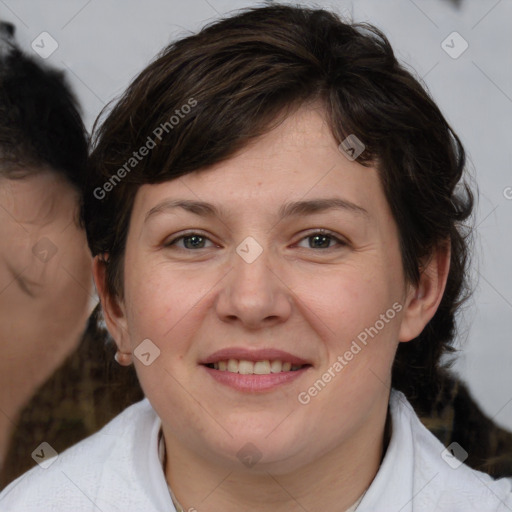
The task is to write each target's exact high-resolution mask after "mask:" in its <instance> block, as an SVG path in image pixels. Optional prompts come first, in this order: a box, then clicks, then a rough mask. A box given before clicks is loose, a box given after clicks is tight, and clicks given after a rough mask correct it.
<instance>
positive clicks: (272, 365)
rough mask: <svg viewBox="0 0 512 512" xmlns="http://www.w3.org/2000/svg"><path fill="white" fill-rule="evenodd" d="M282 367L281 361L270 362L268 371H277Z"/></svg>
mask: <svg viewBox="0 0 512 512" xmlns="http://www.w3.org/2000/svg"><path fill="white" fill-rule="evenodd" d="M282 369H283V363H282V362H281V361H279V360H277V361H272V362H271V363H270V371H271V372H272V373H279V372H280V371H281V370H282Z"/></svg>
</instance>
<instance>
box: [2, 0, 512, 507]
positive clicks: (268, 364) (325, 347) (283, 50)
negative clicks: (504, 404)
mask: <svg viewBox="0 0 512 512" xmlns="http://www.w3.org/2000/svg"><path fill="white" fill-rule="evenodd" d="M212 84H214V86H212ZM457 185H459V186H458V187H457V188H456V186H457ZM472 205H473V196H472V193H471V191H470V189H469V187H468V186H467V185H465V156H464V149H463V147H462V145H461V144H460V141H459V139H458V137H457V136H456V134H455V133H454V132H453V130H452V129H451V128H450V126H449V125H448V124H447V122H446V120H445V119H444V117H443V116H442V114H441V112H440V111H439V109H438V107H437V106H436V105H435V103H434V102H433V100H432V99H431V98H430V96H429V95H428V94H427V93H426V91H425V90H424V89H423V88H422V86H421V85H420V84H419V82H418V81H417V80H416V79H415V78H414V77H413V76H412V75H411V74H410V73H409V72H408V71H406V70H405V69H404V68H403V67H402V66H401V65H400V64H399V63H398V62H397V60H396V59H395V57H394V54H393V51H392V49H391V47H390V45H389V43H388V41H387V40H386V38H385V36H384V35H383V34H382V33H380V32H379V31H378V30H377V29H375V28H373V27H371V26H370V25H356V24H348V23H345V22H343V21H341V20H340V19H338V18H337V17H336V16H335V15H334V14H332V13H329V12H327V11H324V10H316V9H308V8H298V7H291V6H273V7H264V8H256V9H250V10H246V11H243V12H241V13H238V14H236V15H234V16H232V17H229V18H226V19H223V20H220V21H217V22H215V23H213V24H211V25H209V26H207V27H205V28H204V29H203V30H202V31H200V32H199V33H198V34H197V35H194V36H190V37H187V38H185V39H182V40H180V41H178V42H176V43H173V44H171V45H170V46H169V47H168V48H167V49H166V50H165V51H164V52H163V53H162V54H161V55H159V56H158V58H157V59H156V60H155V61H154V62H153V63H152V64H150V65H149V66H148V67H147V68H146V69H145V70H144V71H142V73H141V74H140V75H139V76H138V77H137V78H136V79H135V80H134V82H133V83H132V85H131V86H130V87H129V88H128V90H127V91H126V93H125V94H124V96H123V97H122V98H121V100H120V101H119V102H118V103H117V105H116V107H115V108H114V109H113V110H112V111H111V112H110V113H109V115H108V117H107V118H106V119H105V120H104V122H103V123H102V124H101V126H100V127H99V128H98V129H97V130H96V133H95V134H94V141H93V151H92V155H91V158H90V163H89V167H88V173H87V183H86V189H85V195H84V209H83V217H84V222H85V228H86V232H87V237H88V242H89V247H90V248H91V251H92V254H93V256H94V257H95V259H94V277H95V283H96V287H97V289H98V293H99V296H100V299H101V304H102V308H103V314H104V318H105V322H106V325H107V327H108V330H109V332H110V333H111V335H112V337H113V338H114V340H115V343H116V345H117V354H116V359H117V361H118V362H119V363H120V364H123V365H131V364H134V366H135V369H136V372H137V376H138V379H139V381H140V384H141V387H142V389H143V391H144V393H145V396H146V398H145V399H144V400H143V401H141V402H139V403H137V404H135V405H133V406H131V407H129V408H128V409H126V410H125V411H124V412H122V413H121V414H120V415H119V416H117V417H116V418H115V419H114V420H113V421H112V422H110V423H109V424H108V425H107V426H106V427H105V428H104V429H102V430H101V431H100V432H99V433H97V434H95V435H93V436H91V437H89V438H88V439H86V440H84V441H82V442H81V443H79V444H77V445H76V446H74V447H72V448H70V449H69V450H67V451H65V452H64V453H61V454H59V456H58V457H57V458H54V459H51V460H48V461H47V462H48V464H47V467H46V468H43V467H36V468H34V469H33V470H31V471H30V472H29V473H27V474H25V475H23V476H22V477H20V478H19V479H18V480H16V481H15V482H13V483H12V484H11V485H9V486H8V487H7V488H6V489H5V490H4V492H3V493H2V494H1V495H0V506H1V507H3V509H5V510H9V512H21V511H23V512H32V511H34V512H35V511H36V510H37V511H40V510H55V511H68V510H73V511H86V510H87V511H88V510H96V509H98V510H102V511H104V512H107V511H123V512H126V511H138V510H144V511H145V512H152V511H155V512H156V511H164V510H167V511H184V510H187V511H196V510H197V511H205V512H217V511H220V510H223V511H233V512H234V511H240V510H244V511H256V510H258V511H260V510H272V511H274V512H281V511H287V512H288V511H289V512H292V511H296V510H297V511H299V510H300V511H304V510H308V511H319V510H327V511H350V512H352V511H355V510H357V511H358V512H370V511H371V512H375V511H378V512H398V511H402V512H432V511H444V512H467V511H478V512H491V511H506V510H510V509H512V483H511V481H510V480H509V479H507V478H503V479H499V480H494V479H492V478H491V477H490V476H488V475H486V474H485V473H482V472H478V471H475V470H473V469H471V468H470V467H469V466H467V465H466V464H459V463H458V461H457V455H459V456H460V454H461V452H460V451H459V448H458V447H454V446H452V447H451V448H450V449H446V448H445V447H444V446H443V444H442V443H440V442H439V441H438V440H437V439H436V437H435V436H434V435H432V434H431V433H430V432H429V431H428V430H427V429H426V428H425V427H424V426H423V425H422V424H421V422H420V420H419V418H418V416H417V415H416V413H415V412H414V410H413V408H412V406H411V403H410V402H409V400H408V397H409V398H410V399H411V401H415V400H418V394H419V393H421V392H423V391H424V390H425V389H429V390H430V392H431V393H432V394H435V390H436V388H437V387H438V384H437V383H438V381H440V380H441V379H442V372H441V370H440V368H439V365H440V358H441V356H442V355H443V354H445V353H447V351H449V348H450V343H451V342H452V340H453V338H454V336H455V334H456V329H455V321H454V315H455V311H456V310H457V307H458V306H459V305H460V303H461V302H462V301H463V299H464V298H465V296H467V294H468V291H467V282H466V277H467V275H468V269H467V267H468V255H469V245H468V243H469V238H470V233H468V232H467V230H466V228H465V227H464V226H465V224H464V223H465V221H467V220H468V219H469V218H470V215H471V211H472ZM3 509H2V510H3Z"/></svg>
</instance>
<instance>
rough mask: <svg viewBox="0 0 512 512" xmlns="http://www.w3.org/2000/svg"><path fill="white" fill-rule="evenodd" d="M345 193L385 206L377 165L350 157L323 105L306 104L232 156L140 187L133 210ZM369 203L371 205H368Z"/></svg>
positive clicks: (238, 207)
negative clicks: (185, 201)
mask: <svg viewBox="0 0 512 512" xmlns="http://www.w3.org/2000/svg"><path fill="white" fill-rule="evenodd" d="M320 197H322V198H334V197H338V198H342V199H344V200H345V201H347V202H351V203H353V204H355V205H360V206H361V208H364V209H369V211H372V212H374V213H377V212H379V210H380V211H381V213H382V211H383V210H387V203H386V201H385V198H384V194H383V191H382V188H381V184H380V179H379V176H378V172H377V170H376V169H375V168H372V167H364V166H362V165H360V164H359V163H357V162H355V161H350V160H349V159H348V158H347V157H346V156H345V155H344V153H342V151H340V149H339V148H338V143H337V141H336V140H335V138H334V137H333V135H332V133H331V129H330V127H329V125H328V123H327V121H326V119H325V116H324V112H323V110H322V108H321V107H319V106H314V105H313V106H310V107H307V108H306V107H303V108H301V109H299V110H298V111H297V112H295V113H294V114H293V115H291V116H289V117H287V118H286V119H285V120H284V121H282V122H281V123H280V124H279V125H278V126H276V127H274V128H273V129H272V130H271V131H269V132H268V133H266V134H264V135H262V136H261V137H259V138H257V139H254V140H253V141H251V142H250V143H249V144H248V145H247V146H245V147H244V148H243V149H242V150H240V151H239V152H238V153H236V154H235V155H234V156H232V157H231V158H229V159H228V160H225V161H223V162H219V163H217V164H215V165H213V166H211V167H208V168H204V169H198V170H196V171H194V172H192V173H189V174H187V175H185V176H182V177H180V178H177V179H174V180H170V181H168V182H164V183H161V184H158V185H143V186H142V187H140V189H139V190H138V192H137V195H136V198H135V204H134V212H133V213H134V214H135V215H136V216H137V217H139V216H143V217H146V216H147V215H148V212H150V211H151V210H152V209H154V208H155V207H156V206H157V205H159V204H160V203H161V202H162V201H166V200H176V199H183V198H185V199H188V200H194V201H203V202H204V201H207V202H208V203H215V205H217V206H218V208H217V210H222V211H225V212H228V211H231V213H233V212H237V215H239V214H240V213H241V212H245V211H247V210H248V209H252V210H253V211H256V210H257V211H260V210H261V211H263V210H267V211H268V210H269V209H273V210H276V213H277V210H278V209H279V210H280V211H281V213H282V205H283V204H284V203H288V202H290V201H297V200H299V199H304V200H306V199H313V198H320ZM367 207H368V208H367Z"/></svg>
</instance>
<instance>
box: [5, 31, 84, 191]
mask: <svg viewBox="0 0 512 512" xmlns="http://www.w3.org/2000/svg"><path fill="white" fill-rule="evenodd" d="M13 35H14V27H13V26H12V25H11V24H9V23H1V28H0V37H1V39H2V41H1V42H0V44H1V50H0V82H1V87H0V175H3V176H6V177H8V178H11V179H13V178H23V177H24V176H26V175H27V173H33V172H37V169H39V168H42V167H46V168H51V169H52V170H53V171H55V172H58V173H60V174H62V175H63V176H64V177H65V178H66V179H67V181H68V182H69V183H71V184H72V185H74V186H75V187H76V189H77V190H81V188H82V186H83V177H84V173H85V165H86V161H87V135H86V131H85V128H84V125H83V122H82V118H81V116H80V113H79V111H78V104H77V102H76V99H75V98H74V96H73V94H72V93H71V91H70V89H69V87H68V85H67V83H66V80H65V78H64V74H63V73H62V72H60V71H57V70H54V69H50V68H46V67H45V66H43V65H42V64H41V63H40V62H38V61H36V59H35V58H32V57H29V56H27V55H25V54H24V53H23V52H22V51H21V50H20V49H19V48H18V47H17V46H16V45H15V44H14V43H13V41H12V36H13ZM35 84H37V86H35Z"/></svg>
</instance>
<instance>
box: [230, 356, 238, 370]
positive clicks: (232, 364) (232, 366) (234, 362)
mask: <svg viewBox="0 0 512 512" xmlns="http://www.w3.org/2000/svg"><path fill="white" fill-rule="evenodd" d="M228 372H231V373H238V361H237V360H236V359H230V360H229V361H228Z"/></svg>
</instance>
